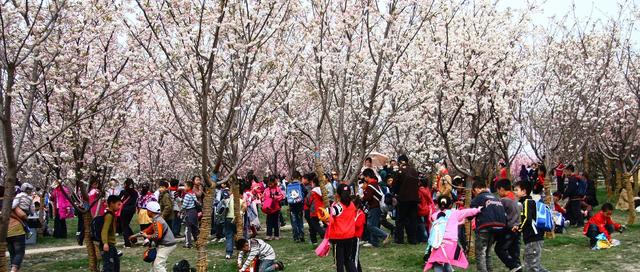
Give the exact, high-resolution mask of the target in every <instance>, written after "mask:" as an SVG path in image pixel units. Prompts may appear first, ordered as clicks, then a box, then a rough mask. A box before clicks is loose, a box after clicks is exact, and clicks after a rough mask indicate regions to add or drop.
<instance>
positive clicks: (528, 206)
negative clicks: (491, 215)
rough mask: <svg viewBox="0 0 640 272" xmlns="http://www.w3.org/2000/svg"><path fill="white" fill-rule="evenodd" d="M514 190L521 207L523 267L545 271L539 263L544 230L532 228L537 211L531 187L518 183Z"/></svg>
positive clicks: (536, 271)
mask: <svg viewBox="0 0 640 272" xmlns="http://www.w3.org/2000/svg"><path fill="white" fill-rule="evenodd" d="M514 192H515V194H516V197H518V199H520V203H521V204H522V207H523V208H522V211H521V213H520V222H521V224H520V226H519V228H518V229H519V231H520V232H521V233H522V239H523V240H524V267H525V268H526V269H527V271H534V272H546V271H547V270H546V269H545V268H544V267H542V264H541V263H540V257H541V256H542V246H543V245H544V231H537V230H536V229H535V228H534V224H535V220H536V214H537V211H536V202H535V201H534V200H533V199H532V198H531V187H529V186H527V185H525V184H523V183H518V184H516V185H515V190H514Z"/></svg>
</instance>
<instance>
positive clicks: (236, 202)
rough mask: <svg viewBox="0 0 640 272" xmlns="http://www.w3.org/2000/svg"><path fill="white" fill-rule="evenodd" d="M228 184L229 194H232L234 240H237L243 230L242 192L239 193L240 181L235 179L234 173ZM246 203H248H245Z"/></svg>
mask: <svg viewBox="0 0 640 272" xmlns="http://www.w3.org/2000/svg"><path fill="white" fill-rule="evenodd" d="M229 186H231V194H232V195H233V216H234V218H235V224H236V235H235V236H234V239H233V240H234V241H238V239H240V237H242V234H243V231H244V228H243V227H244V217H243V216H242V206H241V205H240V200H241V199H242V193H240V183H239V182H238V179H236V177H235V175H234V176H232V177H231V179H230V183H229ZM246 204H247V205H248V203H246Z"/></svg>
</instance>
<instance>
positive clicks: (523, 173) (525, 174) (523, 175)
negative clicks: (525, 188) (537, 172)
mask: <svg viewBox="0 0 640 272" xmlns="http://www.w3.org/2000/svg"><path fill="white" fill-rule="evenodd" d="M519 176H520V182H524V183H527V182H529V171H527V167H526V166H524V164H523V165H520V175H519Z"/></svg>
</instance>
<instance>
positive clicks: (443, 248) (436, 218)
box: [424, 196, 481, 271]
mask: <svg viewBox="0 0 640 272" xmlns="http://www.w3.org/2000/svg"><path fill="white" fill-rule="evenodd" d="M452 204H453V201H452V200H451V198H449V197H448V196H440V197H439V198H438V207H439V208H440V210H439V211H438V212H435V213H433V214H432V215H431V221H433V222H434V223H433V226H432V229H431V236H430V237H429V247H428V248H427V252H426V255H425V262H426V264H425V266H424V271H428V270H429V269H431V268H432V267H433V268H434V270H435V271H453V268H452V267H451V266H452V265H453V266H456V267H460V268H462V269H466V268H467V266H469V262H468V261H467V258H466V257H465V256H464V251H463V250H462V248H461V247H460V246H459V244H458V226H459V225H462V224H464V221H465V219H466V218H467V217H471V216H475V215H477V214H478V213H479V212H480V210H481V209H479V208H472V209H461V210H451V205H452Z"/></svg>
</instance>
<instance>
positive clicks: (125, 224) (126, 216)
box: [118, 210, 135, 247]
mask: <svg viewBox="0 0 640 272" xmlns="http://www.w3.org/2000/svg"><path fill="white" fill-rule="evenodd" d="M134 213H135V210H133V211H128V210H122V213H120V221H118V223H119V224H120V228H121V229H122V237H123V238H124V246H126V247H130V246H131V241H129V237H131V235H133V230H132V229H131V226H129V225H130V224H131V219H132V218H133V214H134Z"/></svg>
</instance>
